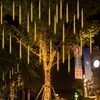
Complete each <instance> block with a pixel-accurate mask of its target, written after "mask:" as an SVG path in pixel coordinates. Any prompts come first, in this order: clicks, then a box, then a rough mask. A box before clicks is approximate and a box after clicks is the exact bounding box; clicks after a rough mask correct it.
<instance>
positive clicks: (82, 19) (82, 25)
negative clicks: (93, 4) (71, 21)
mask: <svg viewBox="0 0 100 100" xmlns="http://www.w3.org/2000/svg"><path fill="white" fill-rule="evenodd" d="M81 28H83V8H82V10H81Z"/></svg>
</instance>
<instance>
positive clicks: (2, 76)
mask: <svg viewBox="0 0 100 100" xmlns="http://www.w3.org/2000/svg"><path fill="white" fill-rule="evenodd" d="M2 80H3V81H4V72H3V73H2Z"/></svg>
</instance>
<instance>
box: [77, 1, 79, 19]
mask: <svg viewBox="0 0 100 100" xmlns="http://www.w3.org/2000/svg"><path fill="white" fill-rule="evenodd" d="M77 20H79V0H77Z"/></svg>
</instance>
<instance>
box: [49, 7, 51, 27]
mask: <svg viewBox="0 0 100 100" xmlns="http://www.w3.org/2000/svg"><path fill="white" fill-rule="evenodd" d="M50 24H51V14H50V6H49V26H50Z"/></svg>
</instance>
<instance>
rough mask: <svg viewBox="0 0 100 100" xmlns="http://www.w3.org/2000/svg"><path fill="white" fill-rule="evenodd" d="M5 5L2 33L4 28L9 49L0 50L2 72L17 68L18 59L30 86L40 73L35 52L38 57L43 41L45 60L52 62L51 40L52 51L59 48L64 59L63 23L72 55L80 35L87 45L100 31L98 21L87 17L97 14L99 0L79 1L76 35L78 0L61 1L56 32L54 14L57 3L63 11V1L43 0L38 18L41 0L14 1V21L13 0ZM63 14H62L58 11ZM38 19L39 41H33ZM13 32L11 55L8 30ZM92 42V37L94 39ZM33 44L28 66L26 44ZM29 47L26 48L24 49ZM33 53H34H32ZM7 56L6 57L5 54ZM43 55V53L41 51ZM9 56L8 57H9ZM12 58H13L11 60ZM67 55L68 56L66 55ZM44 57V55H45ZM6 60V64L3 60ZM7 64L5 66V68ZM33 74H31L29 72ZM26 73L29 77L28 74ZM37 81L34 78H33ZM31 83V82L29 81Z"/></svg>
mask: <svg viewBox="0 0 100 100" xmlns="http://www.w3.org/2000/svg"><path fill="white" fill-rule="evenodd" d="M31 2H33V21H32V22H31V21H30V23H29V24H30V26H29V33H27V14H28V13H29V17H30V16H31V6H30V5H31ZM0 3H2V6H3V24H0V35H1V38H2V29H3V28H4V30H5V43H6V44H5V47H6V48H7V50H6V49H5V50H1V54H2V56H3V57H1V59H2V62H1V64H0V65H1V67H0V68H1V72H2V71H5V70H7V71H8V70H9V69H11V67H12V66H14V67H16V65H17V62H19V63H20V66H21V67H20V69H21V70H20V74H21V75H22V79H23V80H24V82H26V84H27V85H28V86H30V87H32V85H34V88H35V86H36V85H35V84H34V83H33V84H30V83H31V82H32V81H33V80H32V78H33V77H36V76H37V74H36V73H35V71H34V68H35V66H37V65H38V57H36V56H34V54H36V55H37V56H39V46H40V42H41V41H40V40H42V43H43V44H44V45H45V50H46V57H47V58H46V61H47V63H49V61H50V39H52V47H53V51H57V50H58V51H60V58H61V60H62V48H63V45H62V44H63V42H62V31H63V23H64V24H65V42H64V45H65V53H66V54H67V53H68V52H69V51H70V52H71V56H73V46H74V45H76V44H79V43H80V36H82V39H83V46H84V45H85V44H86V45H88V46H89V41H90V40H89V39H90V35H91V36H92V37H94V36H95V35H96V34H97V33H98V31H99V26H100V25H99V23H98V21H96V20H93V21H89V20H88V19H89V18H90V17H91V16H93V15H95V14H96V13H97V12H98V11H100V6H99V4H100V2H99V0H95V1H93V0H92V1H91V0H80V18H79V20H77V19H76V33H75V34H73V15H74V14H76V12H77V1H76V0H62V15H63V17H62V20H60V18H59V17H58V19H59V21H58V23H57V33H56V34H54V15H55V14H56V4H57V3H58V8H59V9H58V11H59V12H60V0H49V1H47V0H41V19H40V20H39V18H38V14H39V12H38V11H39V0H15V21H13V20H12V15H13V13H12V12H13V9H12V5H13V0H2V1H1V2H0ZM66 3H68V6H69V9H68V12H69V14H68V15H69V22H68V23H66V22H65V20H66V19H65V18H66ZM20 4H21V21H22V23H21V25H19V5H20ZM49 6H50V7H51V25H50V26H49V25H48V11H49V10H48V9H49ZM81 8H83V11H84V28H83V29H82V28H81ZM58 15H60V13H58ZM35 21H36V25H37V36H36V41H34V31H35V29H34V26H35ZM10 31H11V33H12V38H13V39H12V40H13V44H12V48H13V51H12V54H11V55H10V54H8V52H7V51H8V48H9V47H8V45H9V43H8V41H9V33H10ZM20 39H21V40H22V45H23V48H24V49H23V58H22V60H19V57H18V54H19V53H18V50H19V46H18V43H19V40H20ZM92 42H93V40H92ZM28 44H29V46H30V52H31V53H30V56H31V60H30V61H31V62H30V64H29V65H28V64H27V62H26V58H27V57H26V56H27V54H26V52H27V50H26V49H27V45H28ZM25 48H26V49H25ZM33 53H34V54H33ZM4 55H5V57H4ZM42 56H43V54H42ZM6 57H7V58H6ZM9 58H11V59H12V60H11V59H9ZM66 58H67V56H66ZM43 59H44V58H43ZM56 60H57V59H56V54H55V58H54V60H53V62H54V63H52V66H53V65H55V64H56ZM4 62H6V63H4ZM4 66H5V67H4ZM30 74H31V75H30ZM25 76H27V77H25ZM34 81H35V80H34ZM27 82H29V83H27Z"/></svg>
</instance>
